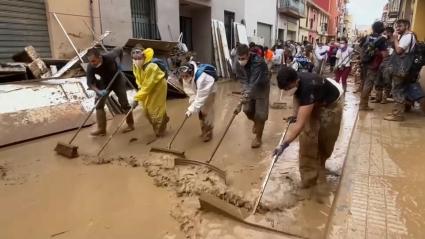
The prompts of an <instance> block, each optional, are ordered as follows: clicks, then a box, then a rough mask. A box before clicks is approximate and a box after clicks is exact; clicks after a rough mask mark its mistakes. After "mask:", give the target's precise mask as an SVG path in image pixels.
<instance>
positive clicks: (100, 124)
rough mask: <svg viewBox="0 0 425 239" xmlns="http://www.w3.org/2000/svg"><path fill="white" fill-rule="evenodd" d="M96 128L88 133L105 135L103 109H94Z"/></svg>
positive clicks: (104, 113)
mask: <svg viewBox="0 0 425 239" xmlns="http://www.w3.org/2000/svg"><path fill="white" fill-rule="evenodd" d="M96 120H97V129H96V130H95V131H93V132H91V133H90V134H91V135H92V136H105V135H106V112H105V110H96Z"/></svg>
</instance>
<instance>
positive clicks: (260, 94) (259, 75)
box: [236, 54, 270, 99]
mask: <svg viewBox="0 0 425 239" xmlns="http://www.w3.org/2000/svg"><path fill="white" fill-rule="evenodd" d="M236 78H237V79H238V80H239V81H240V82H241V84H242V89H243V91H244V93H247V94H248V96H249V98H251V99H262V98H266V97H269V92H270V80H269V77H268V68H267V64H266V62H265V61H264V58H262V57H258V56H257V55H256V54H250V59H249V61H248V64H246V65H245V66H244V67H242V66H241V65H240V64H239V62H238V63H237V64H236Z"/></svg>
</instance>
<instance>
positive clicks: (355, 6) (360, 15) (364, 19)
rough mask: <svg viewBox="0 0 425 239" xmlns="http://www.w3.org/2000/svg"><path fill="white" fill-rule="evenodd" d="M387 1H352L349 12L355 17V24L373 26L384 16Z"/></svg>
mask: <svg viewBox="0 0 425 239" xmlns="http://www.w3.org/2000/svg"><path fill="white" fill-rule="evenodd" d="M387 2H388V1H387V0H350V3H349V5H348V11H349V12H350V13H351V14H352V15H353V18H354V19H353V20H354V24H356V25H372V23H373V22H374V21H375V20H376V19H377V18H379V19H380V18H381V16H382V9H383V8H384V6H385V4H386V3H387Z"/></svg>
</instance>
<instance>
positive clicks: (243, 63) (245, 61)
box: [239, 60, 248, 66]
mask: <svg viewBox="0 0 425 239" xmlns="http://www.w3.org/2000/svg"><path fill="white" fill-rule="evenodd" d="M239 64H240V65H241V66H246V64H248V60H242V61H241V60H239Z"/></svg>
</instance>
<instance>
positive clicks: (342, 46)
mask: <svg viewBox="0 0 425 239" xmlns="http://www.w3.org/2000/svg"><path fill="white" fill-rule="evenodd" d="M339 46H340V47H341V48H345V47H346V46H347V45H345V44H340V45H339Z"/></svg>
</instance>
